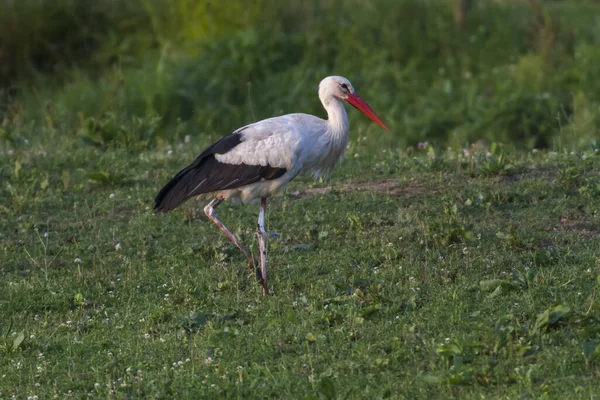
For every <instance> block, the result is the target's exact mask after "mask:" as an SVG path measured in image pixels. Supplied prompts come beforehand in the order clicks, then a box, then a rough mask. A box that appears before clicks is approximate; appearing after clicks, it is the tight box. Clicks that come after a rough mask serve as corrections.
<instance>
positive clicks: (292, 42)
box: [0, 0, 600, 149]
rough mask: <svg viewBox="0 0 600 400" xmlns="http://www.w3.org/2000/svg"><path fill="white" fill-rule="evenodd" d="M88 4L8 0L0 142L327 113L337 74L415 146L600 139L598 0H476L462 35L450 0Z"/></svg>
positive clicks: (0, 37) (166, 137) (154, 138)
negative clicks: (535, 1) (326, 90)
mask: <svg viewBox="0 0 600 400" xmlns="http://www.w3.org/2000/svg"><path fill="white" fill-rule="evenodd" d="M88 3H89V2H88V1H85V0H69V1H63V2H56V1H52V0H36V1H32V0H19V1H16V0H0V9H3V10H4V9H6V10H8V11H7V12H5V13H2V14H1V15H0V140H9V141H19V140H23V139H28V140H30V141H33V140H36V139H38V138H39V137H40V136H45V137H46V140H47V141H48V140H56V139H57V136H59V135H70V136H77V135H83V136H85V137H87V138H88V139H90V140H92V141H95V142H96V143H98V144H99V145H100V146H104V145H106V144H107V143H115V142H116V143H117V144H118V145H121V144H127V145H129V144H130V143H131V141H132V139H133V140H135V141H138V144H137V146H138V147H139V148H143V149H150V148H153V147H154V146H157V145H160V144H161V142H165V141H166V142H170V141H172V140H182V139H183V137H184V136H185V135H188V134H194V135H196V134H198V131H197V129H198V128H200V129H201V133H204V132H208V133H211V132H224V131H226V130H227V129H230V128H231V127H232V126H234V127H237V126H241V125H243V124H245V123H247V122H248V121H254V120H257V119H262V118H267V117H271V116H274V115H281V114H285V113H289V112H295V111H297V110H302V111H304V112H310V113H313V114H320V115H322V114H321V113H322V108H321V106H320V104H319V103H318V102H317V101H315V99H316V97H315V90H316V87H317V85H318V83H319V81H320V80H321V79H322V78H324V77H325V76H327V75H342V76H346V77H348V78H349V79H350V80H351V81H352V83H353V84H354V86H355V87H356V88H357V90H358V91H359V93H361V95H362V96H363V97H364V98H365V99H367V101H369V103H370V104H372V106H373V107H374V109H376V110H382V111H380V113H382V114H385V115H386V116H387V123H388V124H389V125H390V127H391V128H392V129H394V130H395V131H398V132H401V133H402V134H401V135H398V137H397V141H399V142H401V143H402V145H405V146H410V145H412V146H414V145H416V144H417V143H418V142H419V141H425V140H427V141H430V142H432V143H435V144H436V145H439V146H447V145H450V146H454V147H458V146H465V145H467V144H469V143H472V142H475V141H477V140H482V139H483V140H486V141H488V142H489V143H491V142H493V141H496V142H502V143H507V144H508V143H512V142H515V141H518V142H519V144H520V145H521V146H523V147H526V148H528V149H533V148H553V147H554V146H557V145H558V146H561V145H563V146H564V145H567V144H568V146H572V147H574V148H581V147H586V146H588V145H589V143H590V141H591V140H593V139H595V138H597V136H598V131H599V130H600V111H599V110H600V99H599V96H598V93H600V73H599V72H598V71H599V69H598V68H597V66H598V64H599V63H600V23H599V19H598V17H597V16H598V15H600V13H599V11H600V6H599V5H598V3H597V2H592V1H583V0H574V1H569V0H562V1H551V2H545V1H544V2H540V4H541V8H540V9H539V10H538V11H535V10H534V9H533V8H532V7H530V5H529V2H524V1H510V0H509V1H502V2H497V1H492V0H484V1H478V2H473V3H474V7H473V9H472V10H471V12H470V13H469V15H468V19H467V24H466V26H465V27H464V28H460V27H458V26H457V25H456V24H455V23H454V19H453V16H452V8H451V4H452V1H451V0H445V1H440V0H372V1H368V2H365V1H363V0H326V1H325V0H288V1H285V2H281V1H275V0H253V1H247V0H228V3H227V6H224V5H223V4H224V3H223V2H222V1H217V0H202V1H200V0H199V1H189V0H170V1H165V0H130V1H121V2H118V3H122V5H121V6H119V7H115V1H114V0H96V1H94V4H93V6H90V5H89V4H88ZM224 115H226V117H224ZM137 118H141V119H147V120H152V121H153V125H152V129H150V130H147V129H143V127H139V126H138V124H137V123H136V119H137ZM351 118H354V117H351ZM24 126H25V127H27V128H28V129H24ZM48 126H49V127H51V128H52V129H50V130H49V131H48V130H46V131H44V130H43V129H42V127H48ZM123 132H128V133H127V134H124V133H123Z"/></svg>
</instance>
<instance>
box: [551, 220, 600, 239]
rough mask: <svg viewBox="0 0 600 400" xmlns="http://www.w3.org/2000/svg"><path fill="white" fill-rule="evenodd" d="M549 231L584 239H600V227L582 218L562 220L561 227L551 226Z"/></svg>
mask: <svg viewBox="0 0 600 400" xmlns="http://www.w3.org/2000/svg"><path fill="white" fill-rule="evenodd" d="M546 230H547V231H551V232H570V233H574V234H576V235H579V236H583V237H600V226H596V225H594V224H592V223H590V222H588V221H585V220H584V219H581V218H576V219H570V218H568V217H561V218H560V225H556V226H551V227H549V228H548V229H546Z"/></svg>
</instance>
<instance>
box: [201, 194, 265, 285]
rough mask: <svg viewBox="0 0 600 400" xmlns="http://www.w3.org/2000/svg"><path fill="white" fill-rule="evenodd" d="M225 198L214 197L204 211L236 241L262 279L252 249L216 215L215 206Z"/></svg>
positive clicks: (249, 263)
mask: <svg viewBox="0 0 600 400" xmlns="http://www.w3.org/2000/svg"><path fill="white" fill-rule="evenodd" d="M223 200H224V198H223V197H217V198H216V199H213V200H212V201H211V202H210V203H208V204H207V205H206V207H204V213H205V214H206V216H207V217H208V218H209V219H210V220H211V221H212V222H214V223H215V225H217V226H218V227H219V229H221V230H222V231H223V233H225V235H227V237H228V238H229V239H230V240H231V241H232V242H233V243H235V245H236V246H237V247H238V248H239V249H240V250H241V251H242V253H244V255H245V256H246V258H247V259H248V266H249V267H250V269H251V270H252V271H253V272H256V277H257V278H258V280H259V281H262V279H261V277H260V275H259V271H258V270H255V268H257V266H256V264H257V262H256V261H255V260H254V257H252V254H250V251H248V249H247V248H246V246H244V243H242V242H241V241H240V240H239V239H238V238H236V237H235V235H234V234H233V233H232V232H231V231H230V230H229V229H227V227H226V226H225V225H223V223H222V222H221V221H220V220H219V218H218V217H217V216H216V215H215V208H217V207H218V206H219V204H221V203H222V202H223Z"/></svg>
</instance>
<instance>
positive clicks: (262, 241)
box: [256, 197, 269, 296]
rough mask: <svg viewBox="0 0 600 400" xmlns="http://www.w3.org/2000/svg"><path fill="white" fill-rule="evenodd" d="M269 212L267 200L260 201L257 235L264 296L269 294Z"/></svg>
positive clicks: (263, 198)
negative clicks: (267, 225) (266, 218)
mask: <svg viewBox="0 0 600 400" xmlns="http://www.w3.org/2000/svg"><path fill="white" fill-rule="evenodd" d="M266 211H267V198H266V197H262V198H261V199H260V212H259V213H258V227H257V229H256V235H257V236H258V251H259V252H260V268H261V272H262V285H263V296H266V295H267V294H269V289H268V288H267V244H266V239H267V232H266V231H265V212H266Z"/></svg>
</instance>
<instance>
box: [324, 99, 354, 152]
mask: <svg viewBox="0 0 600 400" xmlns="http://www.w3.org/2000/svg"><path fill="white" fill-rule="evenodd" d="M321 103H323V107H325V110H326V111H327V116H328V119H327V134H329V135H330V136H332V137H334V138H336V139H339V140H341V141H342V142H344V147H345V146H346V144H347V143H348V132H349V130H350V125H349V124H348V114H346V109H345V108H344V104H342V101H341V100H340V99H338V98H337V97H334V96H327V98H324V99H321Z"/></svg>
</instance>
